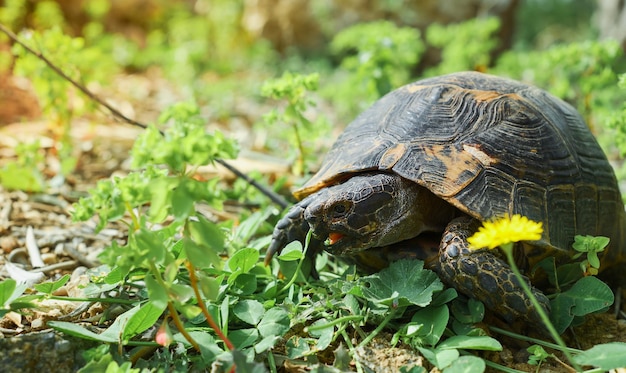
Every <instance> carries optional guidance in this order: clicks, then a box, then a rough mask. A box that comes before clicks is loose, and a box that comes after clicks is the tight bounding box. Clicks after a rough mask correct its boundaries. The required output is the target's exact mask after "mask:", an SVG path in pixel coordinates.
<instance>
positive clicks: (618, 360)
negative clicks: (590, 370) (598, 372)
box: [574, 342, 626, 371]
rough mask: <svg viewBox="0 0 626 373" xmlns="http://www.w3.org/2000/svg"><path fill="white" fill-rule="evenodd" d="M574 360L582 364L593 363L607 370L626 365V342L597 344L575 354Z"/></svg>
mask: <svg viewBox="0 0 626 373" xmlns="http://www.w3.org/2000/svg"><path fill="white" fill-rule="evenodd" d="M574 361H576V362H577V363H578V364H580V365H592V366H595V367H598V368H600V369H602V370H605V371H608V370H611V369H617V368H623V367H626V343H623V342H611V343H605V344H601V345H596V346H594V347H592V348H590V349H589V350H585V351H583V352H582V353H580V354H577V355H574Z"/></svg>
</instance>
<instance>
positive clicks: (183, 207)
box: [171, 179, 201, 223]
mask: <svg viewBox="0 0 626 373" xmlns="http://www.w3.org/2000/svg"><path fill="white" fill-rule="evenodd" d="M194 203H195V201H194V198H193V196H192V195H191V193H190V192H189V190H188V189H187V183H186V182H185V179H180V183H179V184H178V187H176V188H174V190H172V202H171V206H172V215H174V217H176V219H179V220H184V219H187V218H188V217H189V216H190V215H191V214H192V213H193V206H194ZM199 217H201V216H199ZM190 223H196V222H195V221H191V222H190Z"/></svg>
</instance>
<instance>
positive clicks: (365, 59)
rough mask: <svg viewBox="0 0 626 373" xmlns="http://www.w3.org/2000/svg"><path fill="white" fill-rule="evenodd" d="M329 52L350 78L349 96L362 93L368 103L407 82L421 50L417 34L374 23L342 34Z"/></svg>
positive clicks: (336, 38)
mask: <svg viewBox="0 0 626 373" xmlns="http://www.w3.org/2000/svg"><path fill="white" fill-rule="evenodd" d="M330 49H331V51H332V52H333V53H335V54H339V55H343V56H344V57H343V61H342V63H341V66H342V67H343V68H345V69H346V70H347V71H349V72H350V73H351V75H352V76H351V78H350V79H349V81H348V84H349V86H350V87H351V90H352V92H353V93H354V92H358V91H361V90H362V89H365V92H364V93H365V94H364V95H363V99H365V100H366V101H367V102H371V101H373V100H375V99H377V98H379V97H380V96H382V95H384V94H385V93H387V92H389V91H391V90H392V89H393V88H395V87H397V86H399V85H401V84H404V83H406V82H407V80H408V78H409V72H410V69H411V68H413V67H415V65H416V64H417V62H418V60H419V58H420V56H421V55H422V53H423V52H424V50H425V46H424V43H423V42H422V40H421V39H420V32H419V30H417V29H415V28H411V27H398V26H396V25H394V24H393V23H392V22H389V21H377V22H370V23H360V24H356V25H354V26H351V27H348V28H346V29H345V30H342V31H341V32H339V33H338V34H337V35H336V36H335V37H334V39H333V40H332V42H331V44H330ZM355 87H358V88H357V89H356V90H355ZM361 87H362V88H361Z"/></svg>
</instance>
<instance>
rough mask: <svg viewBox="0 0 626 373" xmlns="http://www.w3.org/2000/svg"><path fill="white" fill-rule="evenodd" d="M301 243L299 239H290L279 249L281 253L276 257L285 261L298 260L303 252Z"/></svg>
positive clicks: (302, 255) (302, 256)
mask: <svg viewBox="0 0 626 373" xmlns="http://www.w3.org/2000/svg"><path fill="white" fill-rule="evenodd" d="M302 250H303V249H302V244H301V243H300V242H299V241H292V242H290V243H289V244H287V246H285V248H284V249H283V251H281V254H280V255H279V256H278V259H280V260H284V261H285V262H292V261H294V260H300V259H302V258H304V253H303V252H302Z"/></svg>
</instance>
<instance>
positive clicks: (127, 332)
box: [122, 302, 167, 340]
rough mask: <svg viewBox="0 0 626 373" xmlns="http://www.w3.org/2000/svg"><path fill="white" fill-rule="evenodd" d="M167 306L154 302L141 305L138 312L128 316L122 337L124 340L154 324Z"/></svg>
mask: <svg viewBox="0 0 626 373" xmlns="http://www.w3.org/2000/svg"><path fill="white" fill-rule="evenodd" d="M166 306H167V304H160V305H159V304H155V303H154V302H147V303H146V304H144V305H143V306H141V307H140V308H139V310H138V311H137V312H135V313H134V314H133V315H132V316H131V317H129V318H128V321H127V322H126V325H125V326H124V332H123V333H122V338H123V339H124V340H129V339H130V338H132V337H134V336H136V335H137V334H139V333H141V332H143V331H145V330H146V329H148V328H149V327H151V326H153V325H154V324H155V323H156V322H157V320H158V319H159V317H161V315H162V314H163V311H164V310H165V307H166Z"/></svg>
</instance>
